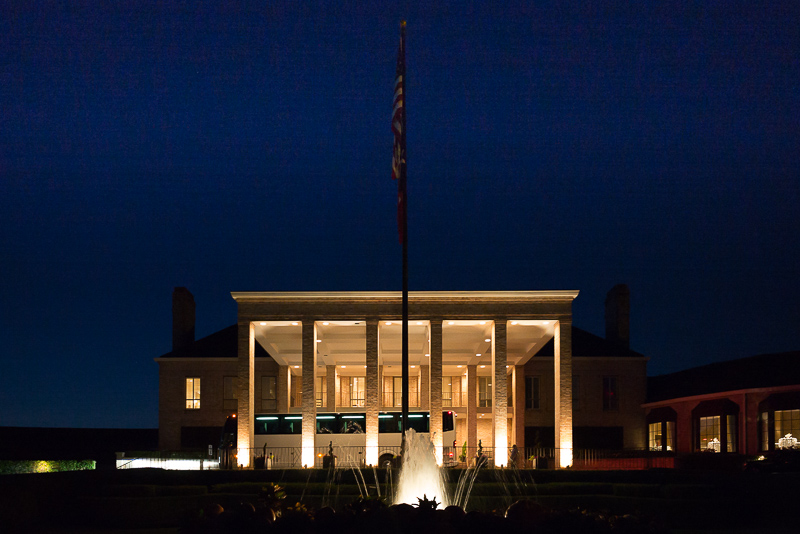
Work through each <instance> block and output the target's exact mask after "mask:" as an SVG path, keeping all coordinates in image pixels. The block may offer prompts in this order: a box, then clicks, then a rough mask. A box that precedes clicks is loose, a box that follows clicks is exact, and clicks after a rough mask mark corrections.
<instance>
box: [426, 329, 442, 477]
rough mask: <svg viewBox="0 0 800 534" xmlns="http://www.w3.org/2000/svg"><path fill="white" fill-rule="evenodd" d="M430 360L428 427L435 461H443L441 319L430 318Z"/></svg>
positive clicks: (440, 463)
mask: <svg viewBox="0 0 800 534" xmlns="http://www.w3.org/2000/svg"><path fill="white" fill-rule="evenodd" d="M430 349H431V361H430V398H429V400H430V413H431V419H430V429H431V436H432V437H433V448H434V452H435V454H436V463H437V464H439V465H442V463H443V461H444V450H443V448H442V447H443V445H444V436H443V430H442V428H443V424H442V320H441V319H431V346H430Z"/></svg>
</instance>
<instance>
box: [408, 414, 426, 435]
mask: <svg viewBox="0 0 800 534" xmlns="http://www.w3.org/2000/svg"><path fill="white" fill-rule="evenodd" d="M429 421H430V416H429V415H428V414H427V413H420V412H415V413H409V414H408V427H409V428H413V429H414V430H415V431H416V432H429V431H430V424H429Z"/></svg>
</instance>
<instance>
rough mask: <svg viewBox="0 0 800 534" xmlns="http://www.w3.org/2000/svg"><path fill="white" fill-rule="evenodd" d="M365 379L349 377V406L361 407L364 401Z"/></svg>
mask: <svg viewBox="0 0 800 534" xmlns="http://www.w3.org/2000/svg"><path fill="white" fill-rule="evenodd" d="M366 391H367V388H366V378H365V377H363V376H351V377H350V406H352V407H354V408H355V407H360V408H361V407H363V406H364V401H365V399H366Z"/></svg>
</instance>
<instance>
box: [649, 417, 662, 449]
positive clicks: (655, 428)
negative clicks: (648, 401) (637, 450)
mask: <svg viewBox="0 0 800 534" xmlns="http://www.w3.org/2000/svg"><path fill="white" fill-rule="evenodd" d="M647 443H648V448H649V449H650V450H651V451H660V450H661V423H650V424H649V425H647Z"/></svg>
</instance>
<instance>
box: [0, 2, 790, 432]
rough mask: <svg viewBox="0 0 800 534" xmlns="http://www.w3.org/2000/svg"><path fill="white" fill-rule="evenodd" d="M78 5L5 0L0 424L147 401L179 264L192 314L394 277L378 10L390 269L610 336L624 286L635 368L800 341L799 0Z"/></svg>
mask: <svg viewBox="0 0 800 534" xmlns="http://www.w3.org/2000/svg"><path fill="white" fill-rule="evenodd" d="M72 4H76V3H75V2H69V3H67V2H64V3H62V2H52V3H51V2H35V3H34V2H19V3H17V2H5V3H4V4H3V6H2V7H0V64H1V65H2V67H1V68H0V214H1V215H2V224H0V297H1V299H0V351H1V352H0V354H2V369H1V370H0V425H2V426H78V427H155V426H157V424H158V419H157V410H158V404H157V403H158V367H157V364H156V363H155V362H154V361H153V359H154V358H156V357H158V356H160V355H162V354H164V353H166V352H169V351H170V350H171V343H172V341H171V292H172V288H173V287H175V286H186V287H188V288H189V289H190V291H192V292H193V294H194V296H195V301H196V303H197V337H198V338H200V337H203V336H205V335H208V334H210V333H212V332H215V331H217V330H219V329H221V328H223V327H226V326H228V325H230V324H233V323H234V322H235V321H236V306H235V303H234V301H233V299H232V298H231V297H230V292H231V291H249V290H254V291H312V290H313V291H343V290H365V291H366V290H397V291H399V290H400V289H401V282H402V276H401V263H400V260H401V247H400V245H399V244H398V239H397V226H396V196H397V192H396V183H395V182H393V181H392V180H391V178H390V176H391V147H392V134H391V130H390V118H391V107H392V95H393V89H394V75H395V62H396V58H397V46H398V39H399V22H400V20H402V19H406V20H407V21H408V30H407V32H408V40H407V63H408V72H407V80H408V85H407V110H408V119H407V120H408V195H409V197H408V198H409V200H408V206H409V215H408V220H409V263H410V266H409V272H410V288H411V290H412V291H413V290H487V291H488V290H550V289H559V290H560V289H569V290H573V289H576V290H580V291H581V293H580V295H579V296H578V298H577V299H576V301H575V304H574V308H573V310H574V325H575V326H577V327H580V328H583V329H585V330H589V331H590V332H593V333H595V334H598V335H604V326H603V324H604V323H603V302H604V299H605V295H606V292H607V291H608V290H609V289H610V288H611V287H612V286H613V285H614V284H617V283H627V284H628V285H629V287H630V290H631V347H632V348H633V349H634V350H636V351H638V352H641V353H642V354H644V355H646V356H649V357H650V358H651V359H650V362H649V364H648V369H649V373H650V374H651V375H656V374H662V373H666V372H672V371H677V370H680V369H684V368H687V367H692V366H695V365H700V364H705V363H711V362H715V361H721V360H727V359H732V358H739V357H744V356H749V355H754V354H761V353H768V352H779V351H786V350H797V349H798V348H800V339H799V338H800V336H798V328H799V327H800V304H798V303H800V284H798V280H799V279H800V251H799V250H798V235H800V222H798V221H799V218H798V212H799V211H800V210H798V203H799V201H800V170H799V169H800V166H799V165H798V164H799V163H800V150H799V149H798V147H800V63H799V62H798V51H800V3H798V2H796V1H787V2H764V3H762V2H753V1H747V2H730V1H725V2H708V1H703V2H697V3H690V2H652V3H649V2H645V3H643V4H644V5H638V4H639V3H633V4H635V5H628V3H625V5H618V4H617V3H611V2H598V3H593V4H594V5H593V6H592V7H585V6H581V7H565V6H562V5H557V4H553V5H549V4H544V3H540V2H522V3H519V4H516V3H511V6H510V7H506V8H498V7H497V6H495V5H491V4H493V3H491V2H484V3H477V4H474V5H471V4H456V3H444V2H436V3H435V6H433V7H417V6H414V7H397V6H396V5H394V4H382V3H380V4H378V5H373V3H372V2H361V3H351V2H330V3H327V4H324V5H318V4H311V3H306V2H304V3H302V6H295V5H294V3H289V2H286V3H284V2H275V3H273V2H266V3H264V2H258V3H253V4H250V5H247V4H246V5H244V6H243V7H240V8H233V7H228V6H227V4H228V3H227V2H225V3H224V4H226V5H225V7H221V6H219V5H217V4H223V3H217V2H208V3H202V4H201V6H199V7H198V6H195V3H194V2H186V3H183V2H181V3H175V2H165V3H160V2H159V3H156V2H152V3H151V2H121V3H117V2H114V3H105V2H85V3H79V4H81V5H80V6H74V5H72ZM106 4H113V5H106ZM117 4H122V5H117ZM361 4H367V5H361ZM413 4H415V3H413ZM529 4H535V5H529ZM576 4H584V3H583V2H578V3H576ZM20 6H23V7H20ZM334 6H335V7H334Z"/></svg>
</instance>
